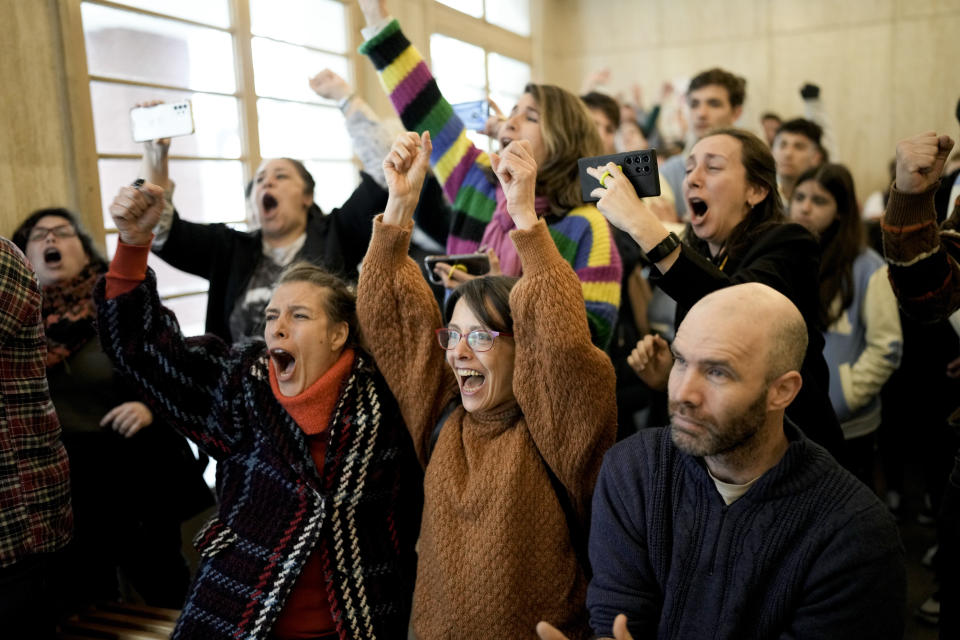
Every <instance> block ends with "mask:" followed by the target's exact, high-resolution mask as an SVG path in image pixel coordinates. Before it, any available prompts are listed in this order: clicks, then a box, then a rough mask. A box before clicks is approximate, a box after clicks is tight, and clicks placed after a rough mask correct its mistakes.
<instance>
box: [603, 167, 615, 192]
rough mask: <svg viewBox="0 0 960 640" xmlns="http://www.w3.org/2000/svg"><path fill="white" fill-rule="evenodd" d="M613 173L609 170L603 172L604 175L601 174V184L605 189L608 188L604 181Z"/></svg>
mask: <svg viewBox="0 0 960 640" xmlns="http://www.w3.org/2000/svg"><path fill="white" fill-rule="evenodd" d="M612 175H613V174H612V173H610V172H609V171H604V172H603V175H602V176H600V186H601V187H603V188H604V189H606V188H607V185H605V184H603V181H604V180H606V179H607V176H612Z"/></svg>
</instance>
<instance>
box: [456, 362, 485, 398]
mask: <svg viewBox="0 0 960 640" xmlns="http://www.w3.org/2000/svg"><path fill="white" fill-rule="evenodd" d="M456 372H457V381H458V382H459V383H460V393H461V394H463V395H466V396H472V395H475V394H477V393H478V392H479V391H480V389H482V388H483V384H484V383H485V382H486V381H487V377H486V376H485V375H484V374H482V373H480V372H479V371H477V370H476V369H465V368H460V367H457V369H456Z"/></svg>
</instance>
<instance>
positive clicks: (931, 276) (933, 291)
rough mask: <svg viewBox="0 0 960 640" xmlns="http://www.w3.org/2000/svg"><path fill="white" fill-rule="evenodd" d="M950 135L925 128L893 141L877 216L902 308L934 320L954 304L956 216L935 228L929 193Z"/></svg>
mask: <svg viewBox="0 0 960 640" xmlns="http://www.w3.org/2000/svg"><path fill="white" fill-rule="evenodd" d="M951 149H953V140H951V139H950V138H949V137H947V136H938V135H937V134H936V133H935V132H933V131H930V132H927V133H922V134H920V135H916V136H913V137H911V138H907V139H906V140H903V141H901V142H900V143H899V144H898V145H897V178H896V182H895V183H894V186H893V188H892V189H890V202H889V203H887V211H886V213H884V215H883V225H882V229H883V250H884V253H885V254H886V258H887V262H888V263H890V280H891V282H892V283H893V289H894V292H895V293H896V294H897V299H898V300H899V301H900V306H901V307H903V310H904V311H906V312H907V313H909V314H910V315H912V316H915V317H917V318H919V319H922V320H928V321H929V320H938V319H943V318H946V317H948V316H949V315H950V314H951V313H953V312H954V311H956V310H957V309H960V265H958V263H957V257H958V256H960V232H958V231H960V224H958V223H960V221H958V220H956V219H954V217H953V216H951V217H950V218H949V219H948V220H947V221H946V222H944V223H943V228H942V229H938V228H937V213H936V209H935V208H934V203H933V197H934V194H935V193H936V190H937V184H938V182H939V180H940V174H941V173H942V172H943V165H944V163H945V162H946V160H947V156H948V155H949V154H950V150H951Z"/></svg>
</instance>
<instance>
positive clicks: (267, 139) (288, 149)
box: [257, 99, 353, 160]
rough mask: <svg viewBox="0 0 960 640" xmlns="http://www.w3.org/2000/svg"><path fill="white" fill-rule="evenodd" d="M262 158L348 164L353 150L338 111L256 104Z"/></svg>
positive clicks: (272, 102) (268, 102)
mask: <svg viewBox="0 0 960 640" xmlns="http://www.w3.org/2000/svg"><path fill="white" fill-rule="evenodd" d="M257 113H258V115H259V124H260V155H261V156H262V157H264V158H281V157H290V158H296V159H298V160H309V159H314V158H327V159H339V160H349V159H351V158H352V157H353V147H352V146H351V144H350V136H348V135H347V127H346V125H345V124H344V121H343V114H341V113H340V110H339V109H337V108H335V107H321V106H314V105H307V104H299V103H296V102H279V101H277V100H267V99H260V100H257Z"/></svg>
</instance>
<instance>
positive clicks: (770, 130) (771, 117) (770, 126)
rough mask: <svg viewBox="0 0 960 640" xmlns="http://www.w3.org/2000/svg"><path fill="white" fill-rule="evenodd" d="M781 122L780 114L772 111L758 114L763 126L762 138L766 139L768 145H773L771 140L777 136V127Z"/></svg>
mask: <svg viewBox="0 0 960 640" xmlns="http://www.w3.org/2000/svg"><path fill="white" fill-rule="evenodd" d="M782 124H783V120H781V119H780V116H778V115H777V114H775V113H774V112H772V111H767V112H765V113H764V114H763V115H762V116H760V126H761V127H762V128H763V139H764V140H766V141H767V144H768V145H770V147H771V148H772V147H773V140H774V138H776V137H777V129H779V128H780V125H782Z"/></svg>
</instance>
